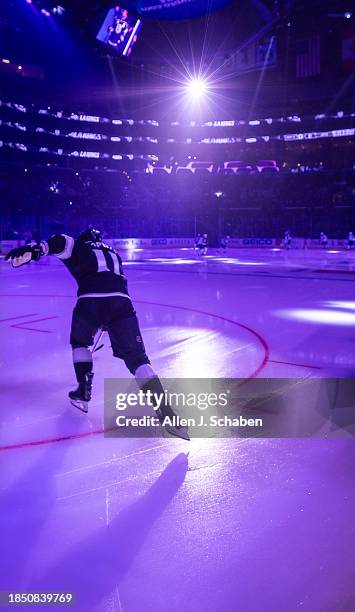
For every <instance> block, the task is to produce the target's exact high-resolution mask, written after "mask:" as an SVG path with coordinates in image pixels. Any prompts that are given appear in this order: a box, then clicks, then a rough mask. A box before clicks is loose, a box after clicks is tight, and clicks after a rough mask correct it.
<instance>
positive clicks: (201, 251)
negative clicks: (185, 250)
mask: <svg viewBox="0 0 355 612" xmlns="http://www.w3.org/2000/svg"><path fill="white" fill-rule="evenodd" d="M207 247H208V236H207V234H203V235H202V236H201V235H200V234H199V237H198V239H197V240H196V248H197V254H198V256H199V257H200V256H201V255H207Z"/></svg>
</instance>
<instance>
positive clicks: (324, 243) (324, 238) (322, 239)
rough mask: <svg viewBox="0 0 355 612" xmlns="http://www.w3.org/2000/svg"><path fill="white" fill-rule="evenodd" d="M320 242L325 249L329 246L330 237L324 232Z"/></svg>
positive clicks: (321, 234)
mask: <svg viewBox="0 0 355 612" xmlns="http://www.w3.org/2000/svg"><path fill="white" fill-rule="evenodd" d="M319 242H320V245H321V246H322V247H324V248H326V247H327V246H328V236H327V235H326V234H325V233H324V232H321V233H320V236H319Z"/></svg>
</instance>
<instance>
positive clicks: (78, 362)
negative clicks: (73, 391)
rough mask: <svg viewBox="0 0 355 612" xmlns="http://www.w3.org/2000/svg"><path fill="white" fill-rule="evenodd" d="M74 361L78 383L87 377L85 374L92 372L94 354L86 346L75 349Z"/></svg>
mask: <svg viewBox="0 0 355 612" xmlns="http://www.w3.org/2000/svg"><path fill="white" fill-rule="evenodd" d="M73 363H74V370H75V375H76V379H77V381H78V383H80V382H82V381H83V380H84V379H85V374H88V373H89V372H92V365H93V364H92V354H91V351H89V349H88V348H87V347H86V346H82V347H79V348H74V349H73Z"/></svg>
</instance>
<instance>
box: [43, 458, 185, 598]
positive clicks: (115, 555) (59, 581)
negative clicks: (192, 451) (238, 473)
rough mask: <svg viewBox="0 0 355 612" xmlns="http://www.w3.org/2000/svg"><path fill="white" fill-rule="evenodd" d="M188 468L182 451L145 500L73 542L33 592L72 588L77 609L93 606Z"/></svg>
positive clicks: (126, 566) (134, 551) (114, 582)
mask: <svg viewBox="0 0 355 612" xmlns="http://www.w3.org/2000/svg"><path fill="white" fill-rule="evenodd" d="M187 469H188V457H187V455H186V454H184V453H181V454H179V455H178V456H177V457H175V459H173V461H171V462H170V463H169V465H168V466H167V467H166V468H165V470H164V471H163V473H162V474H161V475H160V476H159V478H158V480H157V481H156V482H155V483H154V484H153V485H152V486H151V487H150V489H149V490H148V491H147V492H146V493H145V494H144V495H143V496H142V497H141V498H139V499H138V500H137V501H136V502H134V503H133V504H131V505H129V506H127V507H126V508H125V509H124V510H122V511H121V512H120V513H119V514H118V515H117V516H116V518H114V519H113V520H112V521H111V522H110V523H109V524H108V525H107V526H105V527H104V528H100V529H98V530H97V531H96V532H95V533H94V534H93V535H92V537H89V538H88V539H86V540H84V541H82V542H80V543H79V544H76V545H75V546H73V547H72V548H71V549H70V550H69V551H68V552H67V553H66V554H65V555H63V556H62V557H61V558H60V559H59V561H58V563H57V564H55V565H54V566H52V567H50V568H49V569H48V572H47V573H46V574H45V575H44V576H42V578H41V579H40V581H39V584H36V585H32V590H33V589H34V588H35V589H38V588H40V589H42V591H43V589H44V590H45V591H46V592H49V591H52V590H54V591H55V592H58V589H59V590H60V591H61V592H74V593H76V604H77V606H78V609H79V610H95V609H96V607H97V606H98V605H99V603H100V602H101V601H102V600H103V598H104V597H105V596H108V595H109V594H110V593H112V591H113V590H114V589H115V586H116V585H119V583H120V581H121V580H122V578H123V577H124V576H125V574H126V573H127V571H128V570H129V569H130V567H131V565H132V563H133V561H134V559H135V557H136V556H137V554H138V553H139V551H140V549H141V547H142V546H143V544H144V541H145V539H146V537H147V535H148V533H149V531H150V530H151V528H152V527H153V525H154V523H155V521H156V520H157V519H158V518H159V516H161V515H162V514H163V512H164V511H165V509H166V508H167V506H168V504H169V503H170V502H171V500H172V499H173V497H174V496H175V495H176V493H177V491H178V490H179V488H180V487H181V485H182V484H183V482H184V480H185V476H186V473H187Z"/></svg>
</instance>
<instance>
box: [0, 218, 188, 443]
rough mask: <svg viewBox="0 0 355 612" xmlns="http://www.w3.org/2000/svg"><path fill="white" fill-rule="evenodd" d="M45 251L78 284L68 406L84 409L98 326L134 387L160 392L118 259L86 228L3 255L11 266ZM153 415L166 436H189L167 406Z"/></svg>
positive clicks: (87, 398)
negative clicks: (73, 379) (72, 377)
mask: <svg viewBox="0 0 355 612" xmlns="http://www.w3.org/2000/svg"><path fill="white" fill-rule="evenodd" d="M46 255H56V256H57V257H58V259H60V260H61V261H62V262H63V263H64V265H65V266H66V268H67V269H68V270H69V272H70V273H71V274H72V276H74V278H75V280H76V282H77V284H78V293H77V295H78V300H77V303H76V306H75V308H74V311H73V317H72V324H71V334H70V344H71V347H72V352H73V363H74V370H75V374H76V378H77V381H78V387H77V389H76V390H75V391H70V393H69V397H70V399H71V403H72V404H73V406H75V407H76V408H79V409H80V410H82V411H83V412H88V403H89V401H90V400H91V391H92V380H93V358H92V351H90V349H89V347H91V346H93V343H94V338H95V335H96V334H97V332H98V331H99V330H100V329H105V330H107V332H108V334H109V337H110V341H111V345H112V351H113V355H114V357H119V358H120V359H123V361H124V362H125V364H126V366H127V368H128V370H129V371H130V372H131V373H132V374H133V375H134V376H135V378H136V380H137V383H138V385H139V387H140V388H141V389H142V390H143V391H144V392H145V393H146V392H147V391H151V393H155V394H159V395H160V394H161V393H164V389H163V387H162V384H161V382H160V380H159V378H158V376H157V374H156V373H155V372H154V370H153V368H152V366H151V365H150V361H149V358H148V356H147V354H146V352H145V347H144V343H143V339H142V335H141V332H140V329H139V324H138V320H137V316H136V312H135V310H134V308H133V305H132V301H131V298H130V296H129V293H128V289H127V280H126V277H125V276H124V273H123V268H122V260H121V258H120V256H119V254H118V253H117V252H116V251H115V249H113V248H112V247H110V246H108V245H107V244H105V243H104V242H103V241H102V238H101V234H100V232H99V231H97V230H95V229H93V228H92V227H89V228H88V229H86V230H85V231H84V232H82V233H81V234H80V236H79V237H78V238H76V239H74V238H72V237H71V236H66V235H65V234H61V235H55V236H52V237H51V238H49V240H47V241H45V240H42V241H41V242H39V243H32V244H30V245H25V246H22V247H19V248H16V249H13V250H12V251H10V252H9V253H8V254H7V255H6V257H5V259H6V260H12V262H13V265H14V267H17V266H21V265H23V264H26V263H29V262H30V261H31V260H33V261H38V260H39V259H40V258H41V257H43V256H46ZM155 413H156V415H157V417H158V419H159V421H160V423H164V428H165V430H166V431H167V432H168V433H169V434H171V435H173V436H177V437H179V438H183V439H185V440H188V439H189V436H188V431H187V428H186V427H183V426H175V424H174V423H172V421H170V419H172V417H174V416H175V413H174V412H173V410H172V408H171V407H170V406H169V405H168V404H165V405H163V406H161V407H160V408H159V409H157V410H155ZM166 417H168V423H167V422H166V420H165V419H166ZM164 420H165V422H164ZM169 421H170V423H169Z"/></svg>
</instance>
